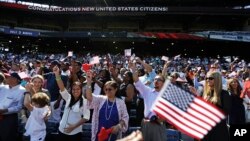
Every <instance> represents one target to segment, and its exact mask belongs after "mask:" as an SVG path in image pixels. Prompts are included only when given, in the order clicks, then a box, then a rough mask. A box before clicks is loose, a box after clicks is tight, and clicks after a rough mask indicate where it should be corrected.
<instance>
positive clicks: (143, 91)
mask: <svg viewBox="0 0 250 141" xmlns="http://www.w3.org/2000/svg"><path fill="white" fill-rule="evenodd" d="M135 88H136V89H137V90H138V91H139V92H140V95H141V96H142V98H143V99H144V117H148V116H149V114H150V113H151V112H150V109H151V106H152V105H153V103H154V101H155V100H156V98H157V96H158V94H159V92H157V91H155V89H153V88H150V87H148V86H146V85H144V84H143V83H142V82H141V81H137V82H136V83H135ZM153 114H154V113H153ZM150 116H151V115H150ZM150 116H149V117H148V118H150Z"/></svg>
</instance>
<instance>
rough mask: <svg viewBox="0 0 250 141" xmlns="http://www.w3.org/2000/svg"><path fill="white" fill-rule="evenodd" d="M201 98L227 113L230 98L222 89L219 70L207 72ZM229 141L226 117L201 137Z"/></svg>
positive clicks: (211, 140)
mask: <svg viewBox="0 0 250 141" xmlns="http://www.w3.org/2000/svg"><path fill="white" fill-rule="evenodd" d="M203 98H204V99H205V100H206V101H208V102H210V103H212V104H214V105H215V106H216V107H218V108H219V109H221V110H222V111H224V112H225V114H229V112H230V109H231V98H230V95H229V93H228V92H227V91H225V90H222V76H221V74H220V73H219V72H211V71H210V72H208V74H207V75H206V82H205V87H204V92H203ZM222 140H223V141H229V132H228V128H227V124H226V119H224V120H223V121H221V122H220V123H219V124H218V125H216V126H215V127H214V128H213V129H212V130H211V131H210V132H209V133H208V134H207V135H206V136H205V137H204V139H203V141H222Z"/></svg>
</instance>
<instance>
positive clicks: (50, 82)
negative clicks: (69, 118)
mask: <svg viewBox="0 0 250 141" xmlns="http://www.w3.org/2000/svg"><path fill="white" fill-rule="evenodd" d="M44 78H45V79H47V89H48V91H49V93H50V96H51V101H55V100H57V99H58V97H59V95H60V93H59V87H58V85H57V82H56V76H55V74H54V73H47V74H46V75H44ZM61 78H62V81H63V84H64V86H66V85H67V81H68V77H67V76H63V75H61Z"/></svg>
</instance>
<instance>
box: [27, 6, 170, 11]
mask: <svg viewBox="0 0 250 141" xmlns="http://www.w3.org/2000/svg"><path fill="white" fill-rule="evenodd" d="M28 9H29V10H35V11H45V12H166V11H168V8H167V7H48V8H47V7H39V6H28Z"/></svg>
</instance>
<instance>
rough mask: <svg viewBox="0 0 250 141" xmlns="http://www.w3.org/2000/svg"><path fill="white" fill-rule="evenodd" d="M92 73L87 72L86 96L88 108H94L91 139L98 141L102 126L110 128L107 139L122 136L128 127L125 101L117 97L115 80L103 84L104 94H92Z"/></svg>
mask: <svg viewBox="0 0 250 141" xmlns="http://www.w3.org/2000/svg"><path fill="white" fill-rule="evenodd" d="M91 81H92V73H91V72H88V73H87V89H86V97H87V100H88V106H89V108H90V109H94V112H93V117H92V137H91V140H92V141H98V134H99V132H100V130H101V128H102V127H104V128H105V129H111V130H112V131H111V134H110V135H109V137H108V140H109V141H115V140H116V139H120V138H121V137H122V132H125V131H126V130H127V128H128V120H129V116H128V112H127V108H126V105H125V102H124V101H123V100H122V99H119V98H117V97H116V96H117V93H118V85H117V83H116V82H115V81H108V82H106V83H105V85H104V92H105V95H92V90H91Z"/></svg>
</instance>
